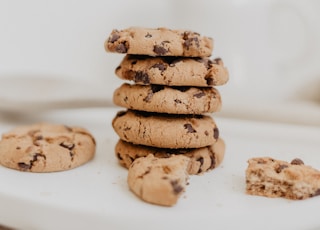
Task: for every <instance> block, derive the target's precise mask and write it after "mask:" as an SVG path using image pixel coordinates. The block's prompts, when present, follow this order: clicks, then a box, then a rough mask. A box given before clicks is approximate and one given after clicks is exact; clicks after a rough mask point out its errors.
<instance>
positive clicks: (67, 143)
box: [60, 141, 75, 150]
mask: <svg viewBox="0 0 320 230" xmlns="http://www.w3.org/2000/svg"><path fill="white" fill-rule="evenodd" d="M60 146H61V147H63V148H66V149H69V150H72V149H73V148H74V146H75V145H74V144H73V143H71V142H67V141H64V142H62V143H60Z"/></svg>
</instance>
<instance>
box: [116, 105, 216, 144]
mask: <svg viewBox="0 0 320 230" xmlns="http://www.w3.org/2000/svg"><path fill="white" fill-rule="evenodd" d="M112 125H113V128H114V130H115V131H116V133H117V134H118V136H119V137H120V139H122V140H124V141H127V142H131V143H133V144H140V145H147V146H153V147H158V148H173V149H176V148H200V147H205V146H208V145H212V144H214V143H216V141H217V139H218V138H219V129H218V127H217V126H216V123H215V122H214V120H213V118H212V117H211V116H207V115H176V114H159V113H147V112H143V111H139V112H138V111H133V110H127V111H120V112H118V113H117V115H116V117H115V118H114V119H113V121H112Z"/></svg>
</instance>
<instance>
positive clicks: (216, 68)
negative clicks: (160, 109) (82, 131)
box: [115, 55, 229, 87]
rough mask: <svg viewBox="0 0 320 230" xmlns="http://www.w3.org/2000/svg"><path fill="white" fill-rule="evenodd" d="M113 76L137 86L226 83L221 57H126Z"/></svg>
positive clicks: (225, 69) (226, 72)
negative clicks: (132, 82)
mask: <svg viewBox="0 0 320 230" xmlns="http://www.w3.org/2000/svg"><path fill="white" fill-rule="evenodd" d="M115 73H116V75H117V76H118V77H119V78H121V79H124V80H131V81H134V82H135V83H136V84H140V85H148V84H158V85H169V86H200V87H201V86H203V87H206V86H218V85H224V84H226V83H227V82H228V80H229V72H228V69H227V68H226V67H225V66H224V64H223V61H222V59H221V58H215V59H209V58H185V57H150V56H144V55H126V56H125V57H124V58H123V60H122V62H121V63H120V65H119V66H118V67H117V68H116V70H115Z"/></svg>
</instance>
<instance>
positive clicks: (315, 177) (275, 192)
mask: <svg viewBox="0 0 320 230" xmlns="http://www.w3.org/2000/svg"><path fill="white" fill-rule="evenodd" d="M248 163H249V164H248V168H247V170H246V191H247V193H248V194H251V195H260V196H266V197H284V198H287V199H293V200H301V199H306V198H309V197H313V196H316V195H320V171H318V170H316V169H313V168H311V167H310V166H306V165H304V163H303V161H302V160H300V159H294V160H292V161H291V163H288V162H285V161H280V160H276V159H272V158H269V157H262V158H252V159H249V161H248Z"/></svg>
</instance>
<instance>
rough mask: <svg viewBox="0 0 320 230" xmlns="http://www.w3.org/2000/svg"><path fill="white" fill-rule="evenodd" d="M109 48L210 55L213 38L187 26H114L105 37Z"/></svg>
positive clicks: (128, 50) (152, 53) (182, 54)
mask: <svg viewBox="0 0 320 230" xmlns="http://www.w3.org/2000/svg"><path fill="white" fill-rule="evenodd" d="M104 47H105V49H106V51H108V52H116V53H127V54H137V55H149V56H184V57H209V56H210V55H211V53H212V50H213V39H212V38H210V37H205V36H201V35H200V34H199V33H196V32H193V31H188V30H171V29H167V28H156V29H152V28H139V27H130V28H127V29H124V30H113V31H112V32H111V34H110V35H109V38H108V39H107V40H106V41H105V44H104Z"/></svg>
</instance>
